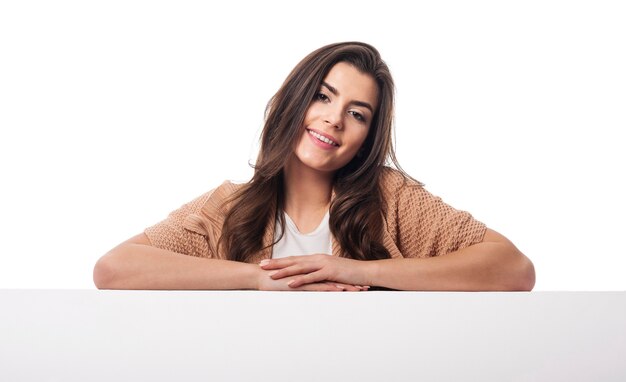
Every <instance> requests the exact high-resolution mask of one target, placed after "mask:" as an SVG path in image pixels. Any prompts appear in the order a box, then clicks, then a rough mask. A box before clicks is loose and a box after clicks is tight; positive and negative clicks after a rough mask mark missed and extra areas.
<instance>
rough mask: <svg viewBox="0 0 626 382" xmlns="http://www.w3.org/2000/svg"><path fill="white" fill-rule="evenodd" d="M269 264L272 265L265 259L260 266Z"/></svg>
mask: <svg viewBox="0 0 626 382" xmlns="http://www.w3.org/2000/svg"><path fill="white" fill-rule="evenodd" d="M269 263H270V261H269V260H268V259H265V260H261V262H260V263H259V265H260V266H264V265H267V264H269Z"/></svg>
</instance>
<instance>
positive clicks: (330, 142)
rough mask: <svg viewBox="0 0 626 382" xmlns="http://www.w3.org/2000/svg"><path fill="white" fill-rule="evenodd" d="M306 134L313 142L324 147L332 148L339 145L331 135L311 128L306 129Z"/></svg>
mask: <svg viewBox="0 0 626 382" xmlns="http://www.w3.org/2000/svg"><path fill="white" fill-rule="evenodd" d="M306 132H307V135H308V136H309V137H310V138H311V139H312V140H313V143H315V144H317V145H318V146H319V147H322V148H324V149H333V148H337V147H339V144H338V143H337V141H335V140H334V139H333V137H332V136H328V135H327V134H322V133H320V132H318V131H315V130H312V129H306Z"/></svg>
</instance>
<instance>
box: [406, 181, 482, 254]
mask: <svg viewBox="0 0 626 382" xmlns="http://www.w3.org/2000/svg"><path fill="white" fill-rule="evenodd" d="M397 206H398V212H397V213H398V236H399V239H400V240H399V241H400V244H401V246H402V248H400V251H401V253H402V254H403V256H405V257H432V256H441V255H445V254H447V253H450V252H454V251H457V250H459V249H462V248H465V247H468V246H470V245H472V244H475V243H479V242H481V241H482V239H483V236H484V235H485V232H486V230H487V227H486V226H485V224H483V223H481V222H479V221H478V220H476V219H474V218H473V217H472V215H471V214H469V213H468V212H466V211H460V210H457V209H455V208H453V207H451V206H449V205H448V204H446V203H444V202H443V201H442V200H441V198H440V197H438V196H435V195H433V194H431V193H430V192H428V191H427V190H426V189H424V188H423V187H422V186H421V185H416V184H412V185H407V186H406V187H405V188H404V189H403V190H402V192H401V193H400V197H399V199H398V205H397Z"/></svg>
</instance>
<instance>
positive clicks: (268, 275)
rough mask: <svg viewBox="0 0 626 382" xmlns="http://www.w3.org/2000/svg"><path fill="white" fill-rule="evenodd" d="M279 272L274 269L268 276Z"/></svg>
mask: <svg viewBox="0 0 626 382" xmlns="http://www.w3.org/2000/svg"><path fill="white" fill-rule="evenodd" d="M277 273H278V271H273V272H270V273H268V274H267V275H268V276H274V275H275V274H277Z"/></svg>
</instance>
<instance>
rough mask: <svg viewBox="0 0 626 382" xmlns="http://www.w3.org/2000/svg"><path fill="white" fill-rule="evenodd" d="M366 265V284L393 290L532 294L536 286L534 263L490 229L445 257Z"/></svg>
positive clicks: (385, 261) (387, 261) (398, 260)
mask: <svg viewBox="0 0 626 382" xmlns="http://www.w3.org/2000/svg"><path fill="white" fill-rule="evenodd" d="M367 263H369V264H367V265H368V266H369V268H368V269H367V270H366V272H367V273H368V274H369V277H368V279H369V282H370V283H368V284H367V285H376V286H382V287H386V288H392V289H401V290H441V291H445V290H456V291H481V290H482V291H490V290H492V291H496V290H499V291H530V290H532V289H533V287H534V285H535V269H534V266H533V264H532V262H531V261H530V260H529V259H528V258H527V257H526V256H524V254H522V253H521V252H520V251H519V250H518V249H517V248H516V247H515V245H513V243H511V242H510V241H509V240H508V239H507V238H506V237H504V236H502V235H501V234H499V233H497V232H495V231H493V230H491V229H487V232H486V233H485V237H484V239H483V241H482V242H481V243H477V244H474V245H471V246H469V247H466V248H463V249H461V250H458V251H456V252H451V253H448V254H446V255H444V256H436V257H430V258H423V259H422V258H405V259H386V260H377V261H370V262H367Z"/></svg>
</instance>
